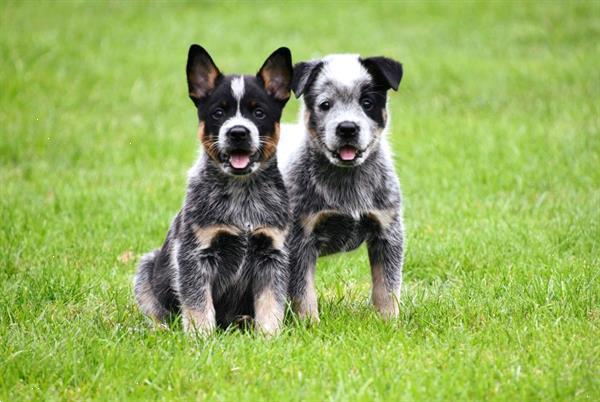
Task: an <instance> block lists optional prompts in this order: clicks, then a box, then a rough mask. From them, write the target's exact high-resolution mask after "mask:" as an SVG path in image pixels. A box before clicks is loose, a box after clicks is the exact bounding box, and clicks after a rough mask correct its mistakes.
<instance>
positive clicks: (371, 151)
mask: <svg viewBox="0 0 600 402" xmlns="http://www.w3.org/2000/svg"><path fill="white" fill-rule="evenodd" d="M401 78H402V65H401V64H400V63H398V62H396V61H394V60H391V59H388V58H385V57H370V58H364V59H363V58H360V57H359V56H356V55H332V56H328V57H326V58H324V59H322V60H317V61H312V62H307V63H299V64H297V65H296V66H295V68H294V83H293V85H292V88H293V90H294V92H295V93H296V96H300V95H302V96H303V99H304V106H303V111H302V114H303V116H302V118H303V123H304V124H303V127H301V128H299V127H298V126H291V127H289V128H288V127H285V128H284V129H283V137H282V138H284V139H286V140H288V139H289V141H290V144H286V145H287V146H286V147H285V148H284V144H283V143H282V145H281V147H280V151H279V152H280V162H279V163H280V167H281V169H282V172H283V174H284V178H285V181H286V185H287V187H288V192H289V196H290V202H291V205H292V214H293V217H292V222H293V224H292V228H291V233H290V236H289V238H288V245H289V248H290V250H289V251H290V286H289V293H290V296H291V299H292V304H293V307H294V309H295V310H296V311H297V312H298V314H299V315H300V316H301V317H303V318H308V319H311V320H313V321H318V320H319V313H318V309H317V296H316V292H315V283H314V277H315V263H316V260H317V257H318V256H319V255H326V254H331V253H336V252H339V251H348V250H353V249H355V248H357V247H358V246H359V245H360V244H361V243H362V242H363V241H366V242H367V246H368V250H369V260H370V263H371V275H372V280H373V290H372V301H373V304H374V305H375V308H376V309H377V311H378V312H379V313H380V314H381V315H382V316H383V317H385V318H392V317H396V316H397V315H398V297H399V295H400V286H401V284H402V260H403V253H404V248H403V242H404V240H403V238H404V234H403V224H402V200H401V194H400V186H399V183H398V179H397V177H396V174H395V172H394V167H393V163H392V159H391V156H390V152H389V150H388V146H387V143H386V139H385V136H384V134H385V130H386V126H387V120H388V113H387V107H386V101H387V99H386V95H387V91H388V90H389V89H390V88H391V89H394V90H397V89H398V85H399V84H400V79H401ZM294 139H297V140H298V141H299V143H295V144H293V143H292V142H294Z"/></svg>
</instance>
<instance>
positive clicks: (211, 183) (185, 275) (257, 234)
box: [135, 45, 292, 335]
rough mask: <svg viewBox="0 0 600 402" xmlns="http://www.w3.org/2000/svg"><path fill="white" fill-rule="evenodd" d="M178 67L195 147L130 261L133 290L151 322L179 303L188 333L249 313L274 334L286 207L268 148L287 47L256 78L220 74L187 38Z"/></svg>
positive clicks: (285, 75)
mask: <svg viewBox="0 0 600 402" xmlns="http://www.w3.org/2000/svg"><path fill="white" fill-rule="evenodd" d="M187 73H188V84H189V89H190V97H191V98H192V100H193V101H194V103H195V104H196V106H197V108H198V117H199V121H200V130H199V131H200V132H199V135H200V139H201V141H202V143H203V145H204V149H203V152H201V155H200V157H199V159H198V161H197V162H196V164H195V165H194V166H193V167H192V169H191V170H190V172H189V175H188V184H187V193H186V196H185V201H184V203H183V207H182V209H181V210H180V211H179V213H178V214H177V215H176V217H175V218H174V220H173V222H172V224H171V227H170V229H169V231H168V234H167V237H166V240H165V242H164V244H163V246H162V248H161V249H158V250H154V251H152V252H150V253H148V254H146V255H145V256H144V257H143V258H142V260H141V262H140V265H139V267H138V271H137V274H136V278H135V295H136V299H137V301H138V304H139V306H140V308H141V310H142V311H143V312H144V313H145V314H147V315H148V316H150V317H152V318H153V319H155V320H156V321H158V322H159V323H163V322H165V321H167V320H168V319H169V318H170V316H171V315H173V314H176V313H179V312H181V313H182V316H183V324H184V329H185V330H186V331H188V332H195V333H200V334H202V335H206V334H209V333H211V332H212V331H213V330H214V329H215V328H216V327H217V326H221V327H227V326H228V325H230V324H231V323H232V322H234V321H235V320H237V319H238V318H239V317H246V316H251V317H253V318H254V321H255V324H256V327H257V328H258V329H259V330H260V331H262V332H264V333H266V334H273V333H276V332H277V331H278V330H279V328H280V326H281V322H282V320H283V313H284V306H285V298H286V292H287V284H288V253H287V249H286V247H285V237H286V235H287V233H288V225H289V221H290V214H289V205H288V197H287V192H286V189H285V185H284V182H283V179H282V176H281V173H280V172H279V169H278V167H277V158H276V154H275V152H274V151H275V148H274V147H275V145H276V144H277V141H278V137H279V120H280V118H281V112H282V109H283V107H284V105H285V103H286V101H287V99H288V98H289V95H290V85H291V78H292V64H291V56H290V53H289V50H288V49H286V48H281V49H279V50H277V51H276V52H274V53H273V54H272V55H271V56H270V57H269V58H268V59H267V61H266V62H265V64H264V65H263V67H262V68H261V70H260V71H259V73H258V74H257V76H256V77H254V76H224V75H222V74H221V73H220V72H219V71H218V69H217V68H216V66H215V65H214V63H213V62H212V59H211V58H210V56H209V55H208V53H206V51H205V50H204V49H202V48H201V47H199V46H197V45H194V46H192V47H191V48H190V54H189V57H188V68H187ZM259 108H260V110H258V109H259ZM232 122H233V123H232ZM240 130H241V131H240ZM240 133H241V134H240ZM234 155H238V159H237V162H236V161H234V160H233V158H234ZM240 161H241V162H240ZM240 164H241V165H240Z"/></svg>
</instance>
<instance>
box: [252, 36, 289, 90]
mask: <svg viewBox="0 0 600 402" xmlns="http://www.w3.org/2000/svg"><path fill="white" fill-rule="evenodd" d="M293 73H294V69H293V67H292V53H291V52H290V49H288V48H287V47H280V48H279V49H277V50H275V51H274V52H273V53H272V54H271V55H270V56H269V57H267V60H265V63H264V64H263V66H262V67H261V68H260V70H259V71H258V73H257V74H256V77H257V78H258V79H259V81H261V82H262V83H263V85H264V87H265V90H266V91H267V93H268V94H269V95H271V96H272V97H273V98H275V99H277V100H278V101H282V102H287V100H288V99H289V98H290V91H291V85H292V76H293Z"/></svg>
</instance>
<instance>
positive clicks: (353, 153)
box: [331, 145, 363, 163]
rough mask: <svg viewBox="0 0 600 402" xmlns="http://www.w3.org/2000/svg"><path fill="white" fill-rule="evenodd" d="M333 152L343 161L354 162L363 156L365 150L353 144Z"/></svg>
mask: <svg viewBox="0 0 600 402" xmlns="http://www.w3.org/2000/svg"><path fill="white" fill-rule="evenodd" d="M331 153H332V154H333V156H335V157H336V159H338V160H340V161H341V162H343V163H353V162H354V161H356V160H357V159H358V158H360V157H361V156H362V153H363V151H361V150H360V149H358V148H356V147H354V146H352V145H344V146H342V147H340V148H338V149H337V151H331Z"/></svg>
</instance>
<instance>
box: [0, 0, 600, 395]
mask: <svg viewBox="0 0 600 402" xmlns="http://www.w3.org/2000/svg"><path fill="white" fill-rule="evenodd" d="M191 43H200V44H202V45H203V46H204V47H206V49H208V51H209V52H210V53H211V55H212V56H213V58H214V60H215V61H216V63H217V65H218V66H219V67H220V69H221V70H222V71H224V72H226V73H233V72H247V73H251V72H254V71H256V70H257V69H258V68H259V67H260V65H261V63H262V62H263V61H264V59H265V58H266V56H267V55H268V54H269V53H270V52H271V51H273V50H274V49H275V48H277V47H279V46H283V45H285V46H288V47H290V48H291V49H292V52H293V57H294V60H296V61H300V60H305V59H310V58H316V57H321V56H323V55H325V54H328V53H334V52H335V53H338V52H352V53H360V54H362V55H386V56H389V57H393V58H396V59H398V60H400V61H401V62H403V64H404V69H405V76H404V79H403V81H402V84H401V86H400V90H399V92H398V93H397V94H393V95H392V96H391V99H390V107H391V116H392V121H391V124H392V130H391V133H390V142H391V143H392V145H393V148H394V151H395V155H396V167H397V172H398V174H399V176H400V180H401V183H402V186H403V191H404V196H405V199H406V211H405V218H406V224H407V229H408V249H407V250H408V252H407V258H406V265H405V287H404V291H403V295H402V300H401V304H402V305H401V311H402V312H401V318H400V319H399V320H398V322H396V323H382V322H380V321H379V320H378V319H377V317H376V316H375V315H374V314H373V313H372V312H371V310H370V308H369V306H368V294H369V269H368V263H367V257H366V252H365V250H364V249H360V250H358V251H356V252H354V253H351V254H344V255H339V256H333V257H327V258H323V259H321V260H320V261H319V266H318V278H317V285H318V290H319V295H320V305H321V309H322V312H321V314H322V323H321V325H320V326H318V327H316V328H305V327H303V326H301V325H295V324H293V323H290V325H289V326H288V327H287V329H286V331H285V333H284V334H283V335H282V336H281V337H279V338H277V339H274V340H272V341H265V340H262V339H257V338H255V337H253V336H252V335H250V334H242V333H239V332H232V333H223V334H219V335H218V336H215V337H214V338H212V339H210V340H208V341H206V342H204V341H201V340H195V339H187V338H186V337H185V336H184V335H183V334H182V332H181V331H180V330H179V329H177V328H176V329H174V330H173V331H168V332H155V331H152V330H150V329H149V327H148V326H147V324H146V322H145V320H144V319H143V317H142V316H141V314H140V313H139V312H138V310H137V309H136V307H135V305H134V302H133V299H132V295H131V288H130V286H131V282H130V281H131V276H132V274H133V272H134V270H135V264H136V261H137V258H138V257H139V256H140V255H141V254H142V253H143V252H145V251H147V250H149V249H151V248H154V247H157V246H159V245H160V244H161V242H162V240H163V238H164V235H165V233H166V230H167V228H168V225H169V221H170V219H171V218H172V216H173V215H174V214H175V213H176V211H177V210H178V209H179V207H180V205H181V201H182V198H183V195H184V186H185V177H186V175H185V173H186V171H187V169H188V168H189V166H191V164H192V163H193V160H194V158H195V156H196V154H197V147H198V144H197V139H196V125H197V122H196V117H195V113H194V109H193V105H192V103H191V101H190V100H189V99H188V98H187V94H186V92H187V91H186V83H185V74H184V68H185V61H186V53H187V49H188V47H189V45H190V44H191ZM599 51H600V3H599V2H594V1H589V2H577V1H575V2H558V1H557V2H552V1H545V2H500V1H497V2H403V3H398V2H332V3H323V2H287V3H275V2H202V3H196V2H161V3H145V2H128V3H125V2H33V1H6V0H5V1H2V2H0V82H1V89H0V213H1V215H0V222H1V223H0V247H1V248H0V264H1V265H0V400H2V401H13V400H33V399H35V400H87V399H100V400H117V399H125V398H127V399H139V400H141V399H144V400H146V399H163V400H178V399H181V400H190V399H197V400H204V399H209V400H230V399H234V398H235V399H240V400H260V399H262V400H267V399H268V400H282V399H285V400H288V399H290V400H300V399H302V400H348V399H352V400H398V399H402V400H457V399H486V400H515V399H527V400H598V399H599V398H600V385H599V383H598V378H599V373H600V369H599V362H598V359H599V354H600V353H599V347H598V341H597V339H598V337H599V336H600V331H599V330H598V319H599V317H600V308H599V295H600V286H599V278H598V275H599V268H600V258H599V256H600V250H599V246H598V239H600V135H599V134H600V118H599V103H598V100H597V99H598V98H599V95H600V69H599V68H598V65H599V64H600V52H599ZM297 110H298V102H297V101H295V100H293V101H290V103H289V106H288V107H287V109H286V113H285V120H286V121H294V120H295V119H296V115H297Z"/></svg>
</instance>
